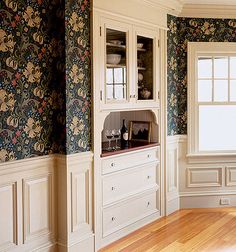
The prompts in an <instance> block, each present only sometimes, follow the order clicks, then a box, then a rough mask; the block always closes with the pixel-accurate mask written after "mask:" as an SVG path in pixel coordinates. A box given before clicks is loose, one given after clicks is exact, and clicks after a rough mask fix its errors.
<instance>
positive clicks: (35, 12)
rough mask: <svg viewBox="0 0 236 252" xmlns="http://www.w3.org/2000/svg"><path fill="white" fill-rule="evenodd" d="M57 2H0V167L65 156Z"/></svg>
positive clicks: (61, 45) (60, 7) (60, 18)
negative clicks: (35, 158) (57, 154)
mask: <svg viewBox="0 0 236 252" xmlns="http://www.w3.org/2000/svg"><path fill="white" fill-rule="evenodd" d="M63 24H64V12H63V5H62V2H61V1H60V0H37V1H36V0H1V1H0V58H1V63H0V162H4V161H10V160H14V159H23V158H26V157H32V156H39V155H45V154H49V153H53V152H65V116H64V115H63V114H64V112H65V109H64V107H65V95H64V93H65V91H64V76H65V73H64V42H63V41H64V31H63V29H64V28H63V27H64V25H63Z"/></svg>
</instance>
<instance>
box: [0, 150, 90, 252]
mask: <svg viewBox="0 0 236 252" xmlns="http://www.w3.org/2000/svg"><path fill="white" fill-rule="evenodd" d="M92 156H93V155H92V153H90V152H88V153H79V154H74V155H69V156H65V155H50V156H44V157H39V158H30V159H25V160H20V161H13V162H6V163H1V164H0V213H1V214H0V226H1V228H0V251H4V252H5V251H9V252H21V251H27V252H28V251H44V252H46V251H50V252H52V251H55V252H56V251H63V252H73V251H86V252H94V235H93V230H92ZM56 178H57V181H56Z"/></svg>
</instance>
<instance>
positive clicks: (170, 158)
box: [166, 136, 179, 215]
mask: <svg viewBox="0 0 236 252" xmlns="http://www.w3.org/2000/svg"><path fill="white" fill-rule="evenodd" d="M178 169H179V163H178V137H177V136H168V137H167V153H166V214H167V215H169V214H171V213H173V212H175V211H176V210H178V209H179V176H178V175H179V171H178Z"/></svg>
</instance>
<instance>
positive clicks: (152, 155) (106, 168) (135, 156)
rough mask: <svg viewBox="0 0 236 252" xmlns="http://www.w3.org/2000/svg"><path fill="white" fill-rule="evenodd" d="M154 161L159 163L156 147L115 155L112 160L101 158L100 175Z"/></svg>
mask: <svg viewBox="0 0 236 252" xmlns="http://www.w3.org/2000/svg"><path fill="white" fill-rule="evenodd" d="M155 161H159V148H156V147H154V148H148V149H146V150H139V151H136V152H130V153H128V154H125V155H124V154H120V155H115V156H113V157H112V158H111V157H108V158H102V161H101V162H102V173H103V174H108V173H111V172H115V171H119V170H123V169H126V168H129V167H135V166H138V165H143V164H146V163H149V162H155Z"/></svg>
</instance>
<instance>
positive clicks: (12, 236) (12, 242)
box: [0, 181, 18, 251]
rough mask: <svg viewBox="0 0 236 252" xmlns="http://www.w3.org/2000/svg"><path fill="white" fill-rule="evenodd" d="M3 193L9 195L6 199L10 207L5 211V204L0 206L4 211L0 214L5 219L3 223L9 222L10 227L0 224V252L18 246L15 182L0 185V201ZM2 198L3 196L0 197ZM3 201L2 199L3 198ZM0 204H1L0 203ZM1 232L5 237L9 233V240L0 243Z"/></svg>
mask: <svg viewBox="0 0 236 252" xmlns="http://www.w3.org/2000/svg"><path fill="white" fill-rule="evenodd" d="M4 193H9V195H8V197H7V198H8V199H9V197H10V199H9V200H10V202H8V203H9V204H11V205H10V208H9V209H7V208H6V207H7V206H6V202H5V204H3V205H2V206H4V209H2V210H1V211H0V213H1V217H0V220H1V218H4V219H5V221H4V222H5V223H6V222H7V221H9V223H8V224H9V225H10V226H8V227H7V226H4V224H5V223H1V221H0V223H1V230H0V251H7V250H9V249H11V248H13V247H15V246H17V245H18V238H17V182H16V181H14V182H10V183H4V184H0V199H1V194H4ZM2 197H4V195H2ZM3 200H4V198H3ZM0 204H2V202H1V201H0ZM0 209H1V206H0ZM6 214H8V215H9V216H8V217H9V218H7V216H6ZM1 232H4V233H5V235H6V232H9V237H8V238H9V239H8V241H5V242H3V241H1V239H2V237H3V234H1Z"/></svg>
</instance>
